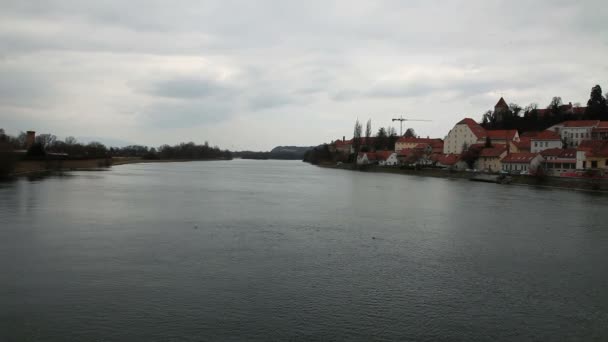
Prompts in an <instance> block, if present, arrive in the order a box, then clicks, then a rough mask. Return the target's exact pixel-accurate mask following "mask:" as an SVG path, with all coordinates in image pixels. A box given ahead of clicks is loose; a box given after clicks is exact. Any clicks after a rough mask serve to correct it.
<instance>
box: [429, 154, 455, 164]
mask: <svg viewBox="0 0 608 342" xmlns="http://www.w3.org/2000/svg"><path fill="white" fill-rule="evenodd" d="M433 159H435V161H436V162H437V163H439V164H442V165H454V164H456V163H458V161H459V160H460V155H458V154H439V155H437V156H435V157H434V158H433Z"/></svg>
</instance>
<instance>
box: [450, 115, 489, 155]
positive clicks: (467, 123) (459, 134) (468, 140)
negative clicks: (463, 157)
mask: <svg viewBox="0 0 608 342" xmlns="http://www.w3.org/2000/svg"><path fill="white" fill-rule="evenodd" d="M484 137H485V129H484V128H483V127H481V125H480V124H478V123H477V122H475V120H473V119H470V118H465V119H463V120H461V121H459V122H458V123H457V124H456V125H455V126H454V128H452V129H451V130H450V132H449V133H448V135H447V136H446V137H445V140H444V142H443V154H461V153H462V151H463V149H464V147H465V146H470V145H473V144H475V143H476V142H478V141H479V139H481V138H484Z"/></svg>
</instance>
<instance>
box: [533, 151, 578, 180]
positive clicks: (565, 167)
mask: <svg viewBox="0 0 608 342" xmlns="http://www.w3.org/2000/svg"><path fill="white" fill-rule="evenodd" d="M540 154H541V155H542V156H543V161H542V165H543V169H544V171H545V172H546V173H547V174H548V175H550V176H560V175H561V174H562V173H564V172H572V171H574V170H576V149H575V148H567V149H562V148H550V149H546V150H543V151H542V152H541V153H540Z"/></svg>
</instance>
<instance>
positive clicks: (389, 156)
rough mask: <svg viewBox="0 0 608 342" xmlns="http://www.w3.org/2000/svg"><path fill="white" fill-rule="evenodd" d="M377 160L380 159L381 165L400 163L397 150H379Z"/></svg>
mask: <svg viewBox="0 0 608 342" xmlns="http://www.w3.org/2000/svg"><path fill="white" fill-rule="evenodd" d="M376 160H378V164H379V165H380V166H396V165H399V159H397V153H395V151H378V152H376Z"/></svg>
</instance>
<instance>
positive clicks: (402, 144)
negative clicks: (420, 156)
mask: <svg viewBox="0 0 608 342" xmlns="http://www.w3.org/2000/svg"><path fill="white" fill-rule="evenodd" d="M419 144H428V145H430V146H431V148H432V149H433V152H435V153H441V152H443V140H442V139H434V138H419V137H401V138H399V139H397V141H396V142H395V152H397V153H399V151H401V150H402V149H404V148H415V147H416V146H417V145H419Z"/></svg>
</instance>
